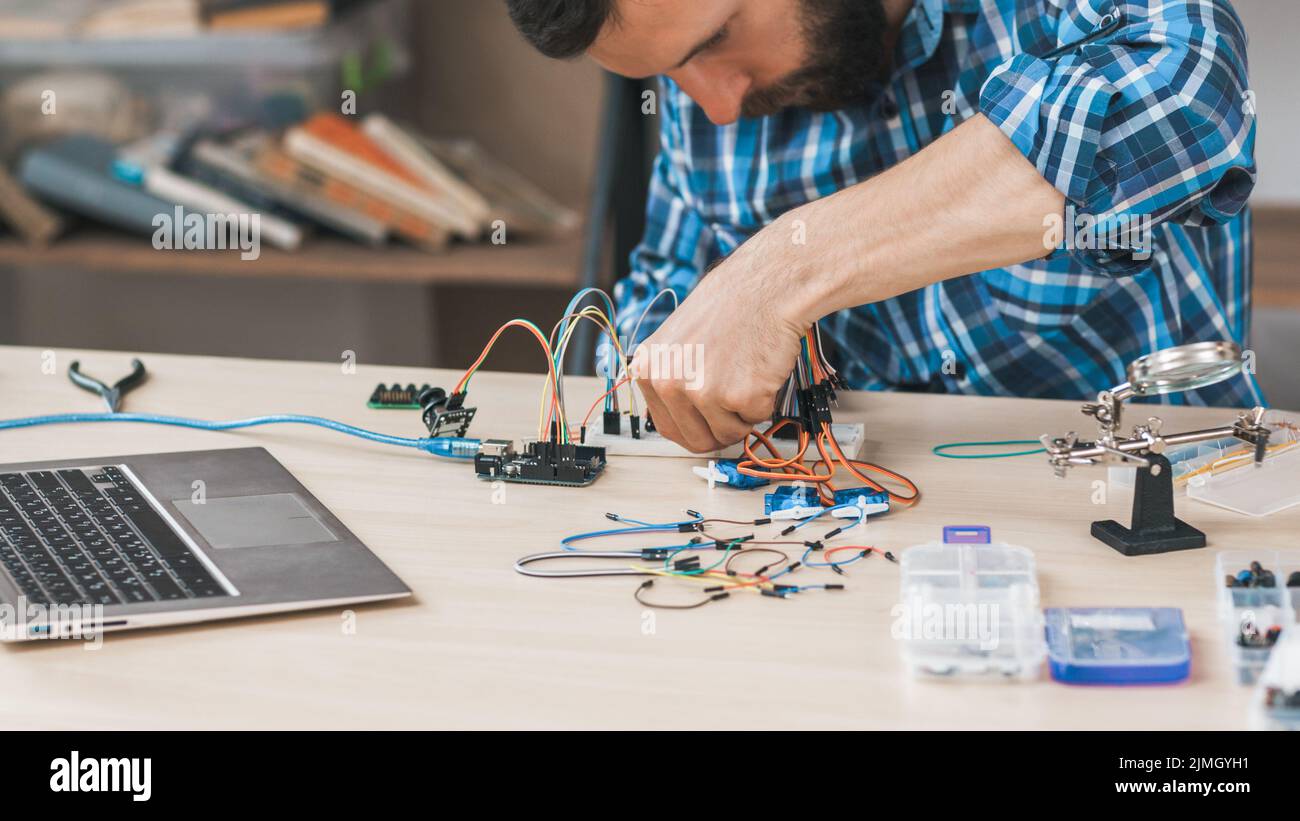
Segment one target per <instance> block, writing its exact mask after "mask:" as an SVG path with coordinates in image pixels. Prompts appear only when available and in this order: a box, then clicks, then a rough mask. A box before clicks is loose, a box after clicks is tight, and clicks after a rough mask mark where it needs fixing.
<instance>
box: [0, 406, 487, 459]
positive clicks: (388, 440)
mask: <svg viewBox="0 0 1300 821" xmlns="http://www.w3.org/2000/svg"><path fill="white" fill-rule="evenodd" d="M93 422H135V423H138V424H145V425H171V426H173V427H181V428H194V429H196V430H207V431H230V430H241V429H243V428H255V427H260V426H262V425H288V424H292V425H314V426H316V427H321V428H326V429H328V430H332V431H335V432H336V433H343V434H346V435H348V436H355V437H357V438H358V439H365V440H368V441H371V442H378V443H380V444H383V445H393V446H395V447H404V448H415V449H416V450H422V451H424V452H425V453H430V454H433V455H434V456H442V457H444V458H447V459H473V458H474V456H475V454H477V453H478V449H479V440H478V439H457V438H453V437H441V438H432V437H424V438H421V439H410V438H407V437H403V436H389V435H388V434H385V433H375V432H374V431H369V430H365V429H364V428H358V427H355V426H353V425H348V424H344V423H343V422H336V421H334V420H333V419H323V418H321V417H319V416H301V415H298V414H277V415H274V416H256V417H253V418H251V419H236V420H233V421H228V422H209V421H206V420H203V419H188V418H185V417H181V416H159V415H157V414H152V413H62V414H53V415H50V416H31V417H27V418H25V419H9V420H5V421H0V431H6V430H18V429H21V428H34V427H38V426H40V425H79V424H86V423H93Z"/></svg>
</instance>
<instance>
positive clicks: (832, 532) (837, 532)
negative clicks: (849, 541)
mask: <svg viewBox="0 0 1300 821" xmlns="http://www.w3.org/2000/svg"><path fill="white" fill-rule="evenodd" d="M843 530H844V528H842V527H837V528H835V529H834V530H828V531H827V532H826V535H825V536H822V538H823V539H834V538H835V537H836V536H838V535H840V533H841V532H842V531H843Z"/></svg>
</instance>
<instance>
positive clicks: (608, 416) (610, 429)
mask: <svg viewBox="0 0 1300 821" xmlns="http://www.w3.org/2000/svg"><path fill="white" fill-rule="evenodd" d="M603 419H604V423H603V427H602V428H601V429H602V430H603V431H604V432H605V435H606V436H618V435H619V434H620V433H622V432H623V428H622V422H621V421H620V420H619V416H618V411H605V415H604V417H603Z"/></svg>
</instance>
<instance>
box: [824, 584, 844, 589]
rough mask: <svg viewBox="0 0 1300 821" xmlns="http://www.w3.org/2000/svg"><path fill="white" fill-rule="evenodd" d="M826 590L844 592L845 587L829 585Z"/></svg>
mask: <svg viewBox="0 0 1300 821" xmlns="http://www.w3.org/2000/svg"><path fill="white" fill-rule="evenodd" d="M825 589H826V590H843V589H844V585H842V584H828V585H826V586H825Z"/></svg>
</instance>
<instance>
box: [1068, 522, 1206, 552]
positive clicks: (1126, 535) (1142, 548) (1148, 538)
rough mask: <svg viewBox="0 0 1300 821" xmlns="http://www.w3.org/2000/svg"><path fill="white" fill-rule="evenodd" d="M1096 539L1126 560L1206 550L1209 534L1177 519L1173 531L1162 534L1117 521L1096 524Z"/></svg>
mask: <svg viewBox="0 0 1300 821" xmlns="http://www.w3.org/2000/svg"><path fill="white" fill-rule="evenodd" d="M1092 535H1093V537H1095V538H1097V539H1100V540H1101V541H1103V542H1105V543H1106V544H1108V545H1110V546H1111V547H1113V548H1115V549H1116V550H1118V551H1119V552H1120V553H1123V554H1124V555H1125V556H1150V555H1152V554H1154V553H1169V552H1171V551H1174V550H1191V549H1193V548H1197V547H1205V534H1204V533H1202V532H1201V531H1199V530H1197V529H1196V528H1194V527H1192V526H1191V525H1189V524H1188V523H1187V522H1184V521H1183V520H1182V519H1174V527H1173V530H1171V531H1162V532H1151V531H1143V532H1138V531H1135V530H1133V529H1132V528H1128V527H1125V526H1124V525H1122V524H1120V523H1119V522H1117V521H1115V520H1114V519H1108V520H1106V521H1104V522H1093V523H1092Z"/></svg>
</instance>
